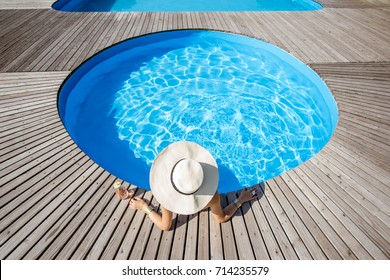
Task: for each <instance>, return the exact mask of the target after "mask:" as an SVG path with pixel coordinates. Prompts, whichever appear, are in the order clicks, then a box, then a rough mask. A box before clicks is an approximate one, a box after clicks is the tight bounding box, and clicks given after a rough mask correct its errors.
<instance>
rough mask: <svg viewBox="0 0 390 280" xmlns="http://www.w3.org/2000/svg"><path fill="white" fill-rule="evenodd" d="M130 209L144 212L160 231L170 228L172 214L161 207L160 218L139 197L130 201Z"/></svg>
mask: <svg viewBox="0 0 390 280" xmlns="http://www.w3.org/2000/svg"><path fill="white" fill-rule="evenodd" d="M130 208H132V209H136V210H142V211H143V212H145V213H146V214H147V215H148V216H149V219H150V220H151V221H152V222H153V223H154V224H155V225H156V226H157V227H158V228H159V229H161V230H164V231H165V230H169V229H170V228H171V226H172V216H173V214H172V212H171V211H169V210H167V209H165V208H164V207H162V206H161V213H162V215H161V216H160V215H159V214H158V213H157V212H156V211H154V209H153V208H152V207H149V206H148V205H147V204H146V202H145V201H144V200H143V199H142V198H139V197H133V198H132V199H131V200H130Z"/></svg>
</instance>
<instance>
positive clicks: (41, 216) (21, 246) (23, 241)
mask: <svg viewBox="0 0 390 280" xmlns="http://www.w3.org/2000/svg"><path fill="white" fill-rule="evenodd" d="M97 169H98V166H96V165H93V166H92V167H90V168H89V169H88V170H87V172H84V173H83V176H81V177H79V178H77V179H76V180H75V181H74V182H72V183H71V184H70V185H69V186H68V187H67V188H66V189H65V190H64V191H63V193H62V194H61V195H59V196H57V197H55V198H54V199H53V200H52V201H51V202H50V203H49V204H48V205H47V206H46V207H45V208H44V210H43V211H40V212H39V213H38V214H36V215H35V216H34V217H33V218H32V219H31V220H28V221H27V223H25V224H24V226H23V227H22V228H21V229H20V230H18V231H17V232H16V233H14V234H13V235H12V236H11V237H10V238H9V240H8V242H7V243H5V244H4V246H2V250H1V252H2V256H5V255H7V258H8V259H17V258H22V256H24V255H25V254H26V253H27V252H28V250H29V249H30V247H31V246H33V245H34V244H35V242H38V241H39V240H40V238H41V236H42V234H44V233H46V232H47V231H48V229H49V228H51V227H52V225H53V221H56V220H57V219H58V218H59V217H60V216H61V215H62V214H63V211H64V210H65V209H66V208H70V206H71V205H73V203H74V200H75V199H77V198H78V197H79V195H81V194H82V192H83V191H84V188H82V187H80V185H82V184H84V185H82V186H84V187H85V184H86V181H85V180H86V179H87V178H88V177H89V176H91V175H92V174H93V173H94V172H95V171H96V170H97ZM59 205H61V206H59ZM49 217H50V218H49ZM18 222H19V220H18ZM42 228H44V229H45V230H42V231H41V230H39V229H42ZM13 231H14V230H13V229H12V227H11V228H10V229H7V235H10V234H12V232H13ZM32 232H35V234H31V233H32ZM1 235H3V234H1ZM27 236H28V237H29V238H27ZM0 240H3V236H1V239H0ZM2 258H4V257H2Z"/></svg>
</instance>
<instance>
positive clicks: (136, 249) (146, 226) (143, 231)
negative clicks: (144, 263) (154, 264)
mask: <svg viewBox="0 0 390 280" xmlns="http://www.w3.org/2000/svg"><path fill="white" fill-rule="evenodd" d="M150 205H151V206H152V207H153V208H154V209H157V210H156V211H158V208H157V207H156V206H155V205H158V202H157V201H156V199H155V198H154V197H153V199H152V201H151V204H150ZM153 225H154V224H153V222H152V221H151V220H150V219H145V220H144V222H143V223H142V227H141V228H140V232H139V234H138V237H137V238H136V240H135V243H134V246H133V249H132V250H131V254H130V257H129V259H130V260H141V259H142V258H143V255H144V252H145V249H146V247H147V245H148V243H149V240H150V237H151V233H152V228H153Z"/></svg>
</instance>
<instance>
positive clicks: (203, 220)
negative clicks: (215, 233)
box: [197, 209, 210, 260]
mask: <svg viewBox="0 0 390 280" xmlns="http://www.w3.org/2000/svg"><path fill="white" fill-rule="evenodd" d="M198 218H199V230H198V242H197V243H198V244H197V246H198V250H197V252H198V254H197V259H198V260H208V259H210V232H209V209H205V210H202V211H200V212H199V215H198Z"/></svg>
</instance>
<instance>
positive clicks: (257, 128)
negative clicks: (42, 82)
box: [58, 30, 338, 192]
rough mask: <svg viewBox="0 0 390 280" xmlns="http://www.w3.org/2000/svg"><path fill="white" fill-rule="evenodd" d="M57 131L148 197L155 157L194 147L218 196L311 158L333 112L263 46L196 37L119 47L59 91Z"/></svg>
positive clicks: (323, 90) (326, 97)
mask: <svg viewBox="0 0 390 280" xmlns="http://www.w3.org/2000/svg"><path fill="white" fill-rule="evenodd" d="M58 102H59V103H58V105H59V112H60V116H61V119H62V121H63V122H64V125H65V127H66V129H67V130H68V132H69V134H70V135H71V137H72V138H73V139H74V141H75V142H76V143H77V144H78V146H79V147H80V148H81V149H82V150H83V151H84V152H85V153H86V154H87V155H89V156H90V157H91V158H92V159H93V160H94V161H95V162H97V163H98V164H99V165H100V166H102V167H103V168H105V169H106V170H108V171H109V172H111V173H112V174H114V175H116V176H118V177H119V178H121V179H123V180H126V181H128V182H129V183H132V184H135V185H137V186H139V187H143V188H146V189H148V188H149V180H148V178H149V171H150V167H151V164H152V162H153V160H154V159H155V157H156V156H157V155H158V154H159V153H160V152H161V151H162V150H163V149H164V148H165V147H167V146H168V145H169V144H171V143H173V142H176V141H181V140H187V141H193V142H196V143H198V144H200V145H202V146H203V147H205V148H206V149H208V150H209V151H210V153H211V154H212V155H213V156H214V157H215V158H216V160H217V163H218V167H219V172H220V184H219V191H220V192H228V191H233V190H236V189H240V188H242V187H244V186H250V185H253V184H256V183H260V182H263V181H266V180H268V179H270V178H273V177H275V176H277V175H280V174H281V173H284V172H285V171H287V170H289V169H292V168H294V167H296V166H298V165H300V164H301V163H303V162H305V161H306V160H308V159H310V158H311V157H313V156H314V155H315V154H316V153H318V152H319V151H320V150H321V149H322V148H323V147H324V146H325V145H326V143H327V142H328V141H329V139H330V137H331V135H332V134H333V132H334V130H335V127H336V124H337V120H338V110H337V106H336V103H335V100H334V99H333V96H332V94H331V93H330V91H329V89H328V88H327V86H326V85H325V83H324V82H323V81H322V80H321V78H320V77H319V76H318V75H317V74H316V73H315V72H314V71H313V70H311V69H310V68H309V67H308V66H306V65H305V64H303V63H302V62H300V61H299V60H297V59H296V58H294V57H293V56H291V55H289V54H288V53H286V52H284V51H283V50H281V49H279V48H277V47H276V46H273V45H271V44H269V43H266V42H263V41H260V40H257V39H254V38H249V37H245V36H240V35H235V34H230V33H223V32H216V31H204V30H181V31H169V32H161V33H154V34H150V35H146V36H141V37H138V38H134V39H131V40H127V41H124V42H121V43H119V44H117V45H114V46H112V47H110V48H107V49H105V50H104V51H102V52H100V53H98V54H97V55H95V56H93V57H92V58H90V59H89V60H87V61H86V62H84V63H83V64H82V65H81V66H80V67H79V68H77V69H76V70H75V71H74V72H73V73H72V74H71V75H70V76H69V77H68V78H67V80H66V81H65V82H64V84H63V85H62V87H61V89H60V91H59V101H58Z"/></svg>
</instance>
